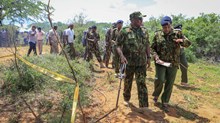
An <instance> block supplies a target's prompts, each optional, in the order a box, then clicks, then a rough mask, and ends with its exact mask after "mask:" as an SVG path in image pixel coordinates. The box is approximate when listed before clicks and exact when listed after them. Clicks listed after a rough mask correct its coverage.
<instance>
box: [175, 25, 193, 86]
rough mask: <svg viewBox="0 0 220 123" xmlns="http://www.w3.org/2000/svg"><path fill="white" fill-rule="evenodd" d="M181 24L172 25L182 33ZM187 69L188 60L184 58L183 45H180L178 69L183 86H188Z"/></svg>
mask: <svg viewBox="0 0 220 123" xmlns="http://www.w3.org/2000/svg"><path fill="white" fill-rule="evenodd" d="M182 26H183V25H182V24H178V25H176V26H174V27H173V28H174V30H179V33H182ZM187 69H188V62H187V59H186V55H185V51H184V47H182V46H180V70H181V83H180V84H181V85H182V86H185V87H190V85H189V84H188V75H187Z"/></svg>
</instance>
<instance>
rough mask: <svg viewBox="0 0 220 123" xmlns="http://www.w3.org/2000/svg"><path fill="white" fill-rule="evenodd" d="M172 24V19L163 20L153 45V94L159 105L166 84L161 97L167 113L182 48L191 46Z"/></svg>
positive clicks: (164, 18)
mask: <svg viewBox="0 0 220 123" xmlns="http://www.w3.org/2000/svg"><path fill="white" fill-rule="evenodd" d="M171 24H172V20H171V18H170V17H168V16H165V17H163V18H162V20H161V26H162V30H161V31H157V32H156V33H155V36H154V38H153V44H152V45H151V48H152V50H153V55H154V60H155V67H156V77H155V81H154V92H153V96H154V101H155V103H157V100H158V97H159V95H160V94H161V92H162V89H163V84H165V86H164V92H163V94H162V96H161V100H162V107H163V109H164V110H165V111H169V110H168V103H169V100H170V97H171V93H172V88H173V83H174V81H175V77H176V72H177V69H178V66H179V58H180V57H179V56H180V46H183V47H188V46H189V45H190V42H189V40H188V39H187V38H186V37H185V36H183V38H178V31H175V30H173V29H172V26H171ZM165 62H167V63H171V66H164V63H165Z"/></svg>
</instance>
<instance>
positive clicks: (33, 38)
mask: <svg viewBox="0 0 220 123" xmlns="http://www.w3.org/2000/svg"><path fill="white" fill-rule="evenodd" d="M36 34H37V32H36V31H32V30H31V31H29V32H28V37H29V39H28V41H29V42H32V43H36V41H37V38H36Z"/></svg>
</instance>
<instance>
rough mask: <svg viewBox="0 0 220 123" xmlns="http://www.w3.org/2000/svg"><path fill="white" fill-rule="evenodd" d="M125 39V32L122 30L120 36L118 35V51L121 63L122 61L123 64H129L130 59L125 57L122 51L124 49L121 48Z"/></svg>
mask: <svg viewBox="0 0 220 123" xmlns="http://www.w3.org/2000/svg"><path fill="white" fill-rule="evenodd" d="M124 40H125V38H124V36H123V33H122V32H121V33H120V34H119V36H118V37H117V42H118V43H117V52H118V54H119V56H120V59H121V63H122V64H127V63H128V61H127V59H126V58H125V56H124V54H123V52H122V50H121V47H122V46H123V42H124Z"/></svg>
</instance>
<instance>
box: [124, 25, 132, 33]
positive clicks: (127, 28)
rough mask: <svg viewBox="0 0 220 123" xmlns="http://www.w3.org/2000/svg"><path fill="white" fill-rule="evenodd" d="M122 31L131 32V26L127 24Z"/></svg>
mask: <svg viewBox="0 0 220 123" xmlns="http://www.w3.org/2000/svg"><path fill="white" fill-rule="evenodd" d="M122 31H123V32H124V31H125V32H127V33H128V32H131V28H130V27H129V26H126V27H124V28H123V29H122Z"/></svg>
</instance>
